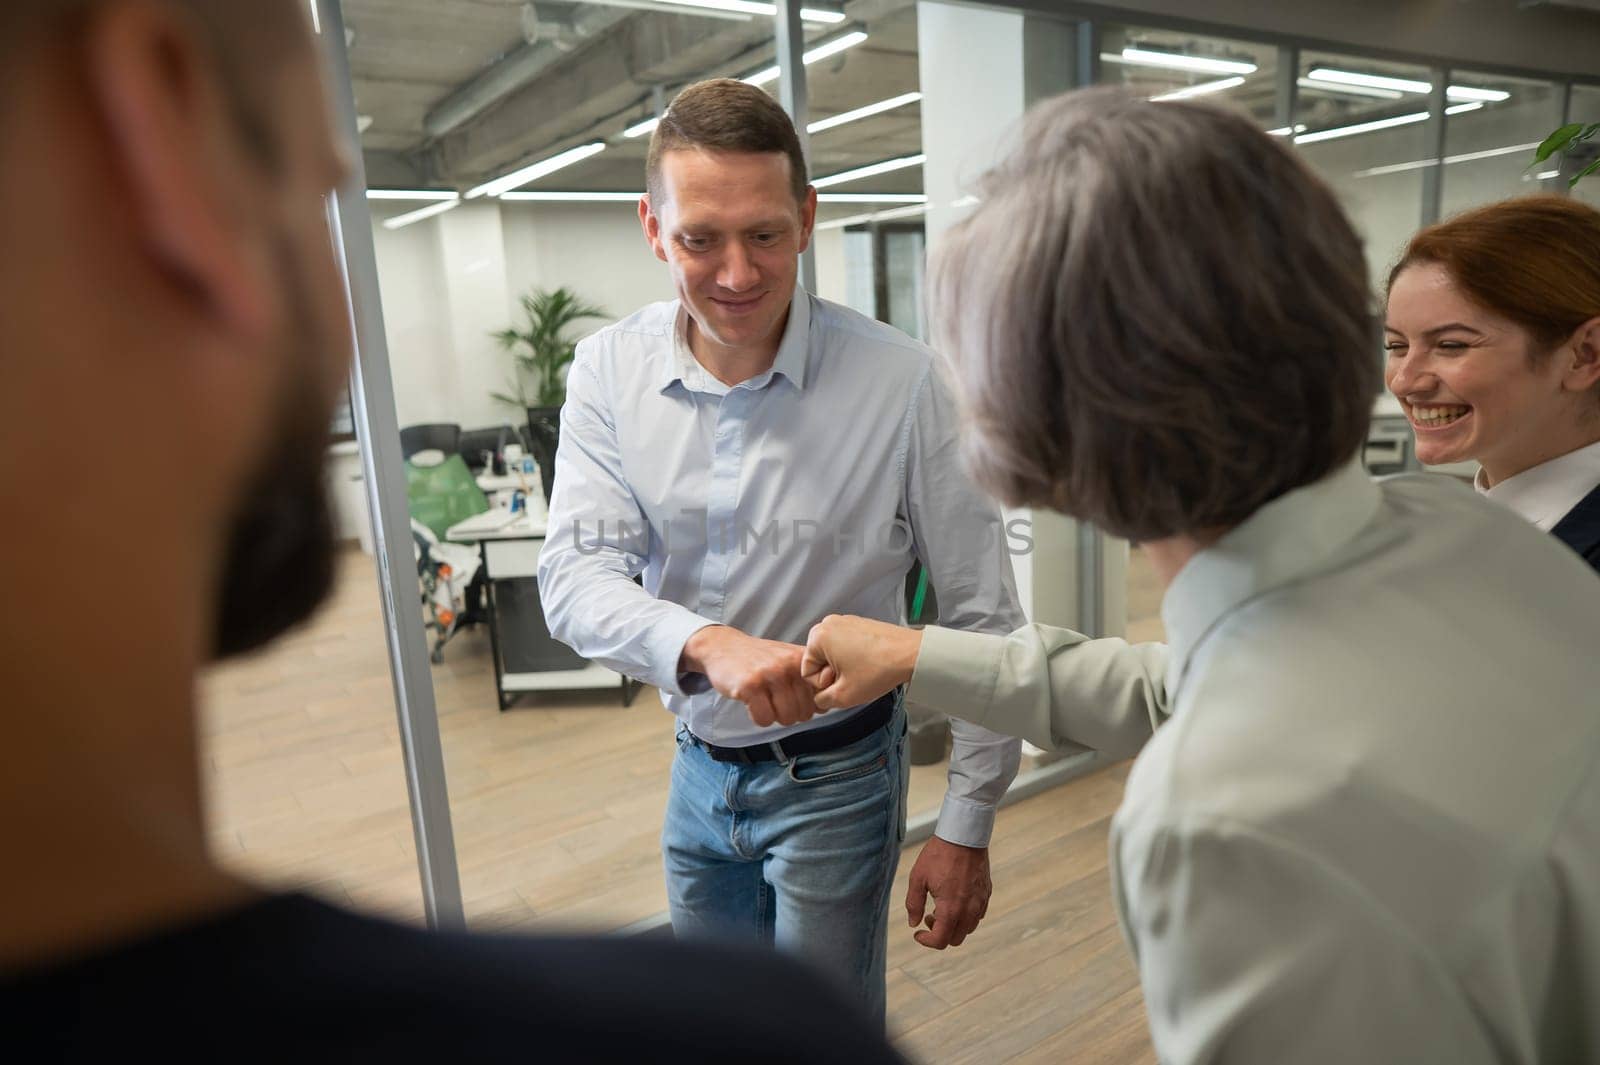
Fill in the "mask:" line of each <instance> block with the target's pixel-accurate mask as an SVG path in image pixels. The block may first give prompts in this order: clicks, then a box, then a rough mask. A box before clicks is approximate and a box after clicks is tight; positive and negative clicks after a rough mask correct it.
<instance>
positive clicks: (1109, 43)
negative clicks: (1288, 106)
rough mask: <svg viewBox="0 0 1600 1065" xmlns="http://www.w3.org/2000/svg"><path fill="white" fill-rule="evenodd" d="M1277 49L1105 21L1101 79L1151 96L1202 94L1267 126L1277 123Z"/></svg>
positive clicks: (1173, 97) (1196, 97)
mask: <svg viewBox="0 0 1600 1065" xmlns="http://www.w3.org/2000/svg"><path fill="white" fill-rule="evenodd" d="M1277 74H1278V49H1277V48H1276V47H1275V46H1273V45H1267V44H1260V43H1254V42H1245V41H1236V40H1229V39H1227V38H1223V37H1207V36H1197V35H1195V34H1190V33H1180V32H1176V31H1172V30H1160V29H1152V28H1149V27H1142V26H1118V25H1109V26H1106V27H1105V28H1104V30H1103V32H1102V34H1101V39H1100V83H1101V84H1104V85H1121V86H1124V87H1126V88H1128V89H1131V90H1133V91H1135V92H1137V93H1139V94H1140V95H1141V96H1147V97H1149V98H1150V99H1152V100H1185V99H1193V100H1204V101H1205V102H1206V103H1209V104H1215V105H1217V106H1220V107H1226V108H1229V109H1231V110H1235V111H1238V112H1240V113H1241V114H1243V115H1245V116H1246V117H1248V118H1249V119H1250V120H1251V121H1253V122H1255V123H1256V124H1257V125H1259V126H1261V127H1262V128H1263V129H1270V128H1272V127H1273V126H1275V125H1277V124H1278V123H1277V118H1276V99H1277V97H1276V93H1277Z"/></svg>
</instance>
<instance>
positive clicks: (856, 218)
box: [816, 204, 928, 230]
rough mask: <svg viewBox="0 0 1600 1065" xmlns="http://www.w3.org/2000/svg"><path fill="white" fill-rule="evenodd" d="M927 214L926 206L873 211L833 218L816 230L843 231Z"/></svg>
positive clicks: (819, 225) (818, 226)
mask: <svg viewBox="0 0 1600 1065" xmlns="http://www.w3.org/2000/svg"><path fill="white" fill-rule="evenodd" d="M927 212H928V205H927V204H919V205H918V206H916V207H896V208H895V209H894V210H892V211H874V212H872V213H871V214H855V215H851V216H850V217H849V218H835V219H833V220H831V221H828V222H818V223H817V225H816V228H817V229H819V230H822V229H844V228H846V227H847V226H859V225H864V224H866V223H867V222H888V221H892V220H893V219H896V218H914V217H916V216H917V215H919V214H926V213H927Z"/></svg>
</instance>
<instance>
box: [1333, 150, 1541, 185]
mask: <svg viewBox="0 0 1600 1065" xmlns="http://www.w3.org/2000/svg"><path fill="white" fill-rule="evenodd" d="M1539 143H1540V142H1539V141H1530V142H1529V143H1527V144H1508V145H1506V146H1505V147H1504V148H1488V149H1485V150H1484V151H1481V152H1464V153H1463V154H1461V155H1447V156H1445V157H1444V161H1445V165H1447V166H1449V165H1452V164H1455V163H1471V162H1476V161H1477V160H1479V159H1493V158H1495V157H1496V156H1501V155H1516V154H1518V153H1519V152H1531V151H1533V149H1535V148H1537V147H1539ZM1438 165H1439V160H1437V159H1414V160H1412V161H1411V162H1409V163H1390V164H1388V165H1387V166H1374V167H1368V168H1367V169H1366V170H1357V171H1356V172H1355V173H1354V174H1352V175H1351V176H1352V177H1358V178H1365V177H1382V176H1383V175H1385V174H1401V173H1404V172H1406V171H1407V170H1422V169H1424V168H1426V167H1430V166H1438Z"/></svg>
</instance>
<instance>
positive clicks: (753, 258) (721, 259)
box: [641, 148, 816, 357]
mask: <svg viewBox="0 0 1600 1065" xmlns="http://www.w3.org/2000/svg"><path fill="white" fill-rule="evenodd" d="M660 189H661V195H660V196H659V197H657V199H659V200H660V201H661V202H651V201H650V199H648V198H647V199H646V202H645V204H644V205H643V208H642V210H641V217H642V221H643V223H644V228H645V236H646V238H647V239H648V240H649V242H650V246H651V247H652V248H653V249H654V251H655V253H656V257H657V258H659V259H661V260H662V261H663V262H665V263H666V264H667V266H668V267H669V269H670V270H671V272H672V281H673V285H674V286H675V287H676V289H677V293H678V298H679V299H681V300H682V301H683V305H684V306H685V307H686V308H688V311H689V316H690V318H691V319H692V320H693V323H694V329H695V330H696V331H697V332H698V334H699V336H698V337H691V340H692V341H699V342H701V343H705V342H709V343H710V344H711V345H714V346H715V347H716V348H719V349H722V350H723V351H724V352H726V353H727V354H730V355H734V356H736V357H738V356H754V357H763V356H767V355H771V354H772V353H774V352H776V351H777V347H778V343H779V341H780V340H781V339H782V335H783V328H784V325H785V323H786V322H787V319H788V311H789V301H790V299H791V298H792V297H793V295H794V287H795V278H796V276H797V274H798V272H799V257H800V254H801V253H802V252H804V251H805V250H806V248H807V247H808V246H809V245H810V243H811V227H812V224H813V222H814V221H815V218H816V194H815V193H808V194H807V198H806V200H805V201H804V202H799V201H796V200H795V197H794V191H793V184H792V182H791V180H790V173H789V159H788V157H787V156H785V155H783V154H782V153H780V152H761V153H753V152H722V151H712V150H706V149H700V148H685V149H679V150H675V151H670V152H668V153H667V154H666V155H665V156H664V157H663V159H662V166H661V182H660ZM696 349H697V350H699V346H698V345H696Z"/></svg>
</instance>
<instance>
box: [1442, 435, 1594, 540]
mask: <svg viewBox="0 0 1600 1065" xmlns="http://www.w3.org/2000/svg"><path fill="white" fill-rule="evenodd" d="M1596 485H1600V443H1594V444H1590V445H1588V446H1587V447H1580V448H1578V450H1576V451H1569V452H1567V453H1566V454H1565V455H1560V456H1557V457H1556V458H1553V459H1551V460H1549V461H1548V462H1541V463H1540V464H1539V465H1537V466H1534V467H1532V468H1531V469H1526V470H1523V471H1522V472H1521V473H1519V474H1517V475H1516V476H1514V477H1507V478H1506V479H1505V480H1503V481H1501V482H1500V483H1499V484H1497V485H1495V486H1494V487H1493V488H1490V487H1488V486H1487V484H1486V483H1485V480H1484V476H1483V471H1482V470H1481V469H1480V470H1479V471H1478V476H1477V478H1476V479H1474V480H1473V482H1472V487H1474V488H1476V489H1477V490H1478V493H1479V494H1480V495H1484V496H1487V497H1488V498H1490V499H1492V500H1494V501H1495V502H1496V503H1499V504H1500V505H1502V506H1506V507H1510V508H1511V509H1512V510H1514V511H1516V512H1517V513H1518V514H1520V515H1522V517H1523V519H1524V520H1526V521H1530V522H1532V523H1533V524H1534V525H1535V526H1537V527H1538V528H1540V529H1542V530H1543V531H1545V532H1549V531H1550V530H1551V529H1553V528H1555V527H1556V524H1557V523H1558V522H1560V521H1561V519H1562V518H1564V517H1566V514H1567V511H1569V510H1571V509H1572V508H1573V507H1575V506H1577V505H1578V503H1579V501H1580V500H1582V499H1583V497H1584V496H1586V495H1588V494H1589V493H1590V492H1592V491H1594V489H1595V486H1596Z"/></svg>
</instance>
